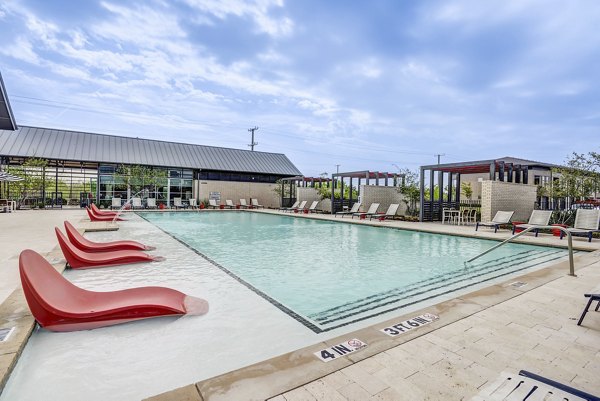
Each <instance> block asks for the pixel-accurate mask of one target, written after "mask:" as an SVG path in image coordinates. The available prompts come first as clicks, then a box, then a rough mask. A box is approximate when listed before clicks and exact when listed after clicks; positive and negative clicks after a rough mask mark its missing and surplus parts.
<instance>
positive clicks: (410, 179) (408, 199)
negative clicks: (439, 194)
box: [398, 168, 421, 216]
mask: <svg viewBox="0 0 600 401" xmlns="http://www.w3.org/2000/svg"><path fill="white" fill-rule="evenodd" d="M400 174H404V179H403V180H401V181H400V182H399V183H398V185H399V187H398V191H399V192H400V193H401V194H402V195H403V196H404V199H403V201H404V203H406V213H407V214H408V215H409V216H416V215H418V214H419V207H418V205H419V202H420V200H421V189H420V187H419V173H417V172H416V171H412V170H410V169H408V168H405V169H400Z"/></svg>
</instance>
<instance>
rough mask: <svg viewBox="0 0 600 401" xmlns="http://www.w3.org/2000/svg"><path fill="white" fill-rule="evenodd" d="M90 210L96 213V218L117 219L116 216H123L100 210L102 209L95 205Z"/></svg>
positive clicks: (118, 213)
mask: <svg viewBox="0 0 600 401" xmlns="http://www.w3.org/2000/svg"><path fill="white" fill-rule="evenodd" d="M90 209H91V210H92V213H94V215H96V216H109V217H115V216H119V215H121V213H120V212H113V211H110V210H100V209H98V206H96V204H95V203H92V206H90Z"/></svg>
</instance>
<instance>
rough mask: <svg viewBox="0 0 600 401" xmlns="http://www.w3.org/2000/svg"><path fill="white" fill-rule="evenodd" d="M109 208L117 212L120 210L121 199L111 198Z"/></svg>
mask: <svg viewBox="0 0 600 401" xmlns="http://www.w3.org/2000/svg"><path fill="white" fill-rule="evenodd" d="M110 208H111V209H117V210H118V209H121V198H112V201H111V205H110Z"/></svg>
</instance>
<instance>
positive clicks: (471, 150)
mask: <svg viewBox="0 0 600 401" xmlns="http://www.w3.org/2000/svg"><path fill="white" fill-rule="evenodd" d="M598 21H600V2H598V1H597V0H571V1H557V0H486V1H481V0H447V1H441V0H440V1H430V0H421V1H407V0H405V1H400V0H389V1H387V0H371V1H347V0H328V1H322V0H295V1H290V0H287V1H284V0H254V1H252V0H168V1H167V0H144V1H116V0H105V1H95V0H82V1H78V2H73V1H69V0H16V1H15V0H2V2H0V37H1V42H2V45H1V46H0V73H2V76H3V78H4V82H5V85H6V89H7V92H8V96H9V100H10V103H11V106H12V109H13V113H14V115H15V118H16V120H17V124H20V125H30V126H38V127H47V128H58V129H70V130H76V131H86V132H98V133H104V134H114V135H123V136H131V137H140V138H148V139H158V140H167V141H175V142H184V143H196V144H202V145H210V146H222V147H231V148H238V149H250V147H249V146H248V144H250V132H249V131H248V129H249V128H252V127H255V126H257V127H258V128H259V129H258V130H257V131H256V132H255V142H258V145H256V147H255V150H256V151H263V152H275V153H284V154H286V155H287V157H288V158H289V159H290V160H291V161H292V162H293V163H294V164H295V165H296V166H297V167H298V168H299V169H300V171H302V173H303V174H304V175H306V176H320V175H322V174H324V173H326V174H328V175H331V174H332V173H333V172H335V171H337V170H338V169H339V171H340V172H343V171H345V172H347V171H357V170H372V171H382V172H396V171H398V170H399V169H404V168H408V169H411V170H413V171H414V170H416V169H418V167H419V166H421V165H429V164H435V163H437V160H438V157H437V156H436V155H442V156H440V160H441V162H442V163H452V162H460V161H470V160H484V159H493V158H499V157H504V156H513V157H519V158H524V159H530V160H537V161H543V162H549V163H558V164H560V163H562V162H564V161H565V160H566V159H567V157H568V156H569V155H570V154H571V153H572V152H578V153H587V152H589V151H599V150H600V149H598V143H599V142H600V141H599V139H600V132H599V130H598V127H599V126H600V79H599V78H600V34H598V28H597V23H598Z"/></svg>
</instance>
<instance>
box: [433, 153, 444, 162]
mask: <svg viewBox="0 0 600 401" xmlns="http://www.w3.org/2000/svg"><path fill="white" fill-rule="evenodd" d="M434 156H437V158H438V164H440V157H442V156H446V154H445V153H440V154H437V155H434Z"/></svg>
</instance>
